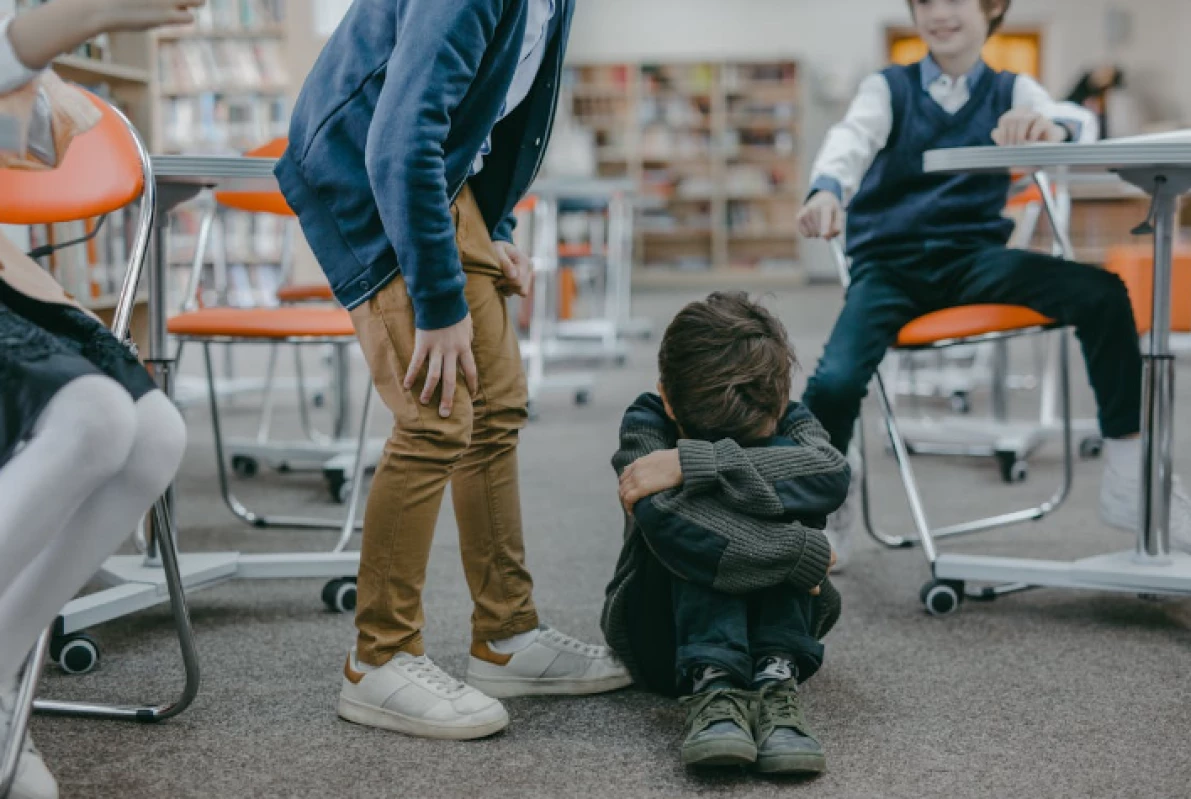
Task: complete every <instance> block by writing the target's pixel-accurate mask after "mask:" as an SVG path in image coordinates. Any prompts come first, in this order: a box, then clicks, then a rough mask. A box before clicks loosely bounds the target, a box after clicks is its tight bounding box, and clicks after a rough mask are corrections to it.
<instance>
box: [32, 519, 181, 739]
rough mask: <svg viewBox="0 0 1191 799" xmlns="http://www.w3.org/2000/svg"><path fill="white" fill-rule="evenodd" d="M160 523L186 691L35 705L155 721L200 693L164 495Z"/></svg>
mask: <svg viewBox="0 0 1191 799" xmlns="http://www.w3.org/2000/svg"><path fill="white" fill-rule="evenodd" d="M153 514H154V520H155V522H156V525H155V527H154V531H153V532H154V535H155V541H156V543H157V550H158V552H160V553H161V560H162V568H163V569H165V582H166V585H167V586H168V587H169V592H170V608H171V609H172V610H173V613H174V628H175V629H176V630H177V633H178V646H179V648H180V649H181V650H182V665H183V668H184V669H185V672H186V683H185V685H184V686H183V688H182V695H181V696H180V697H178V699H177V701H176V702H174V703H173V704H164V705H102V704H95V703H91V702H58V701H50V700H38V701H36V702H35V703H34V705H33V706H34V708H35V709H36V710H37V712H38V713H43V714H45V715H48V716H78V717H83V718H94V719H114V720H123V721H139V722H143V723H153V722H157V721H164V720H165V719H168V718H173V717H174V716H176V715H178V714H179V713H181V712H182V711H183V710H185V709H186V708H187V707H189V706H190V703H191V702H193V701H194V698H195V696H197V695H198V690H199V683H200V677H201V675H200V671H199V659H198V648H197V647H196V646H195V641H194V627H193V626H192V625H191V623H190V612H189V610H188V609H187V607H186V593H185V590H184V589H183V587H182V573H181V571H180V570H179V568H178V545H177V539H176V537H175V535H174V527H173V519H172V514H171V513H170V510H169V507H168V505H167V503H166V501H165V498H164V497H162V498H161V499H158V500H157V502H156V503H155V504H154V505H153Z"/></svg>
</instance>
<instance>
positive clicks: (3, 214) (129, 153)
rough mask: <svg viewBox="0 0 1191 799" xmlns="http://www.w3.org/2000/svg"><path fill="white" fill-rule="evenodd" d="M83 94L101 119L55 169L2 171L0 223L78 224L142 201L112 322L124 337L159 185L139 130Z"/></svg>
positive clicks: (73, 144)
mask: <svg viewBox="0 0 1191 799" xmlns="http://www.w3.org/2000/svg"><path fill="white" fill-rule="evenodd" d="M83 91H85V90H83ZM85 93H86V94H87V96H88V97H89V98H90V100H91V102H93V103H95V106H96V108H98V109H99V111H100V120H99V123H98V124H97V125H96V126H95V127H93V128H91V129H90V130H88V131H86V132H85V133H82V134H79V135H78V136H76V137H75V139H74V141H73V142H71V145H70V149H69V150H67V151H66V157H65V158H63V159H62V162H61V163H60V164H59V165H58V167H57V168H55V169H50V170H42V171H30V170H19V169H0V224H6V225H48V224H55V223H58V222H74V221H77V220H80V219H90V218H92V217H97V216H103V215H104V214H110V213H111V212H113V211H118V210H120V209H121V208H124V207H126V206H128V205H130V204H131V203H133V202H135V201H136V200H143V202H142V203H141V209H140V217H139V219H138V221H137V227H136V235H135V237H134V239H133V243H132V246H131V247H130V248H129V261H128V265H127V270H126V271H125V274H124V282H123V285H122V287H121V289H120V299H119V301H118V302H117V304H116V313H115V315H114V317H113V321H112V332H113V333H114V334H115V335H116V337H117V338H119V339H121V340H123V339H124V338H126V337H127V335H128V325H129V321H130V320H131V319H132V309H133V305H134V304H135V299H136V291H137V286H138V285H139V284H140V278H141V271H142V269H143V268H144V263H145V255H146V254H147V253H148V250H149V236H150V234H151V233H152V229H153V217H154V215H155V213H156V211H157V188H156V184H155V183H154V180H153V165H152V162H151V161H150V158H149V151H148V150H147V149H145V145H144V143H143V142H142V141H141V138H140V136H139V135H138V134H137V132H136V128H134V127H133V125H132V123H131V122H129V121H128V118H127V117H125V116H124V115H123V114H122V113H120V111H119V110H118V109H116V108H115V107H113V106H112V105H111V104H109V103H108V102H107V101H106V100H103V99H102V98H100V97H98V96H96V95H94V94H92V93H91V92H85Z"/></svg>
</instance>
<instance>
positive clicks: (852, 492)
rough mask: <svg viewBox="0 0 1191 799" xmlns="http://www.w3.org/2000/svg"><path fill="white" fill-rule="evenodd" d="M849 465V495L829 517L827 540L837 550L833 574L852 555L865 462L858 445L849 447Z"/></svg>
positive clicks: (837, 572) (842, 567) (840, 568)
mask: <svg viewBox="0 0 1191 799" xmlns="http://www.w3.org/2000/svg"><path fill="white" fill-rule="evenodd" d="M848 466H850V467H851V469H852V480H851V482H850V483H848V496H847V498H845V499H844V504H843V505H840V507H839V510H837V511H836V512H835V513H833V514H831V515H830V516H828V517H827V528H826V529H825V530H824V531H823V532H824V533H826V534H827V542H828V543H829V544H831V548H832V549H833V550H835V568H833V569H832V570H831V573H832V574H839V573H840V572H842V571H843V570H844V567H845V566H847V565H848V561H849V560H850V559H851V557H852V545H853V542H854V536H853V534H852V533H853V531H854V530H855V529H856V516H857V514H858V513H859V511H860V470H861V469H862V468H863V466H864V464H863V463H862V462H861V460H860V450H858V449H857V448H856V445H855V444H853V445H852V446H850V447H848Z"/></svg>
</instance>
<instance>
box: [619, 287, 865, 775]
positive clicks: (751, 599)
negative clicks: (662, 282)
mask: <svg viewBox="0 0 1191 799" xmlns="http://www.w3.org/2000/svg"><path fill="white" fill-rule="evenodd" d="M658 366H659V372H660V379H659V383H658V390H659V393H658V394H642V395H641V396H640V397H639V398H638V399H637V401H636V402H634V403H633V404H632V406H630V407H629V409H628V411H626V412H625V415H624V420H623V421H622V423H621V428H620V449H619V450H618V451H617V453H616V455H615V456H614V457H613V460H612V463H613V466H614V467H615V468H616V471H617V473H618V474H619V475H620V498H621V502H622V503H623V505H624V507H625V511H626V512H627V514H628V515H627V516H626V529H625V542H624V548H623V550H622V551H621V555H620V559H619V562H618V563H617V567H616V573H615V575H614V577H613V579H612V582H611V584H610V585H609V586H608V591H607V599H606V602H605V605H604V614H603V618H602V624H603V628H604V634H605V636H606V638H607V640H608V643H609V645H610V646H611V647H612V649H613V650H614V651H615V652H616V654H617V655H618V656H619V657H620V658H621V659H622V660H623V661H624V663H625V665H627V666H628V668H629V671H630V673H632V675H633V677H634V678H635V680H636V682H637V684H638V685H641V686H643V687H645V688H647V689H650V690H654V691H657V692H659V693H662V694H666V695H674V694H681V695H683V703H684V704H686V706H687V723H686V733H685V740H684V742H683V744H682V760H683V762H684V763H686V764H688V765H696V766H729V765H748V764H754V763H755V764H756V767H757V769H758V770H759V771H762V772H767V773H800V772H810V773H814V772H820V771H823V770H824V768H825V767H826V765H825V760H824V756H823V749H822V747H821V746H820V745H819V742H818V741H817V740H816V739H815V738H814V736H813V734H812V733H811V731H810V729H809V728H808V727H807V724H806V720H805V718H804V717H803V714H802V710H801V706H800V702H799V696H798V688H797V686H798V684H799V683H800V682H804V681H805V680H807V679H809V678H810V677H811V676H812V675H813V674H814V673H815V672H816V671H818V669H819V666H820V665H821V663H822V661H823V645H822V644H821V643H819V639H820V638H822V637H823V635H824V634H825V633H826V632H827V631H828V630H829V629H830V628H831V626H832V625H833V624H834V623H835V620H836V619H837V618H838V617H839V609H840V601H839V594H838V593H836V591H835V589H834V588H833V587H832V586H831V584H830V582H828V581H827V572H828V569H829V568H830V566H831V563H832V557H833V556H832V552H831V548H830V546H829V545H828V543H827V538H826V536H825V535H824V534H823V526H824V525H825V524H826V522H827V514H829V513H831V512H832V511H834V510H835V509H836V508H838V507H839V505H840V503H842V502H843V501H844V497H845V496H846V494H847V490H848V481H849V470H848V465H847V462H846V461H845V460H844V457H843V456H842V455H840V454H839V453H838V452H837V451H836V450H835V449H833V448H832V446H831V444H830V443H829V442H828V440H827V436H826V434H825V433H824V431H823V428H822V427H821V426H820V425H819V423H818V422H817V421H815V419H814V417H813V416H811V414H810V413H809V412H807V410H806V409H805V408H803V407H802V406H801V405H799V404H797V403H791V402H790V401H789V397H790V374H791V371H792V369H793V366H794V354H793V351H792V350H791V348H790V345H789V342H788V340H787V337H786V331H785V329H784V328H783V327H782V324H781V322H779V321H778V320H777V319H775V318H774V317H773V316H772V315H771V314H770V313H769V312H768V311H766V310H765V309H764V308H762V307H760V306H758V305H756V304H754V303H752V302H750V301H749V300H748V298H747V297H746V296H745V295H743V294H712V295H711V296H710V297H708V298H707V300H705V301H702V302H695V303H691V304H690V305H688V306H687V307H686V308H684V309H683V310H682V311H681V312H680V313H679V314H678V316H677V317H675V319H674V321H673V322H671V324H670V326H669V328H667V330H666V334H665V336H664V337H663V339H662V344H661V352H660V354H659V357H658Z"/></svg>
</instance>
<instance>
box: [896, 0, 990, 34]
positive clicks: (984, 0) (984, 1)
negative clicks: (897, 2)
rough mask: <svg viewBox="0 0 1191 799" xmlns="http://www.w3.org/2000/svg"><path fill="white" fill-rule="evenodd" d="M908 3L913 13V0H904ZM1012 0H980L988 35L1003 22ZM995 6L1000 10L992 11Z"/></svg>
mask: <svg viewBox="0 0 1191 799" xmlns="http://www.w3.org/2000/svg"><path fill="white" fill-rule="evenodd" d="M906 2H908V3H909V4H910V13H911V14H912V13H914V0H906ZM1012 3H1013V0H980V7H981V8H982V9H984V16H986V17H988V35H989V36H992V35H993V34H994V33H996V32H997V31H998V30H1000V29H1001V25H1003V24H1004V23H1005V15H1006V14H1008V13H1009V6H1010V5H1011V4H1012ZM997 6H1000V10H999V11H996V13H993V12H994V10H995V9H996V7H997Z"/></svg>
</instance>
